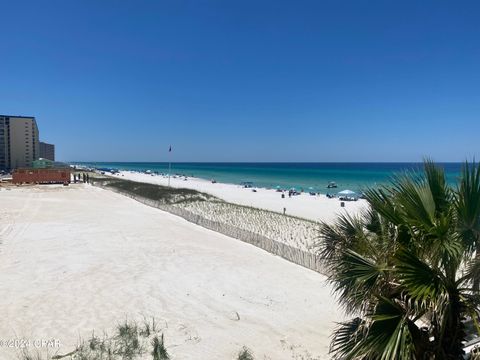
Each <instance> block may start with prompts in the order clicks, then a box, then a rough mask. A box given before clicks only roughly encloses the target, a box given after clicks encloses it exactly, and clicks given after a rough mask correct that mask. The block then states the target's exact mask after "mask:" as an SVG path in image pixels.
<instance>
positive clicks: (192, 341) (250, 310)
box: [0, 185, 341, 360]
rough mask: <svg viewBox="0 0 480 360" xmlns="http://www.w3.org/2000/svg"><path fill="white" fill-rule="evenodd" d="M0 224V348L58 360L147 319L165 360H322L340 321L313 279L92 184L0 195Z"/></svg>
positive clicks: (0, 353) (7, 354) (5, 355)
mask: <svg viewBox="0 0 480 360" xmlns="http://www.w3.org/2000/svg"><path fill="white" fill-rule="evenodd" d="M0 214H1V216H0V234H1V237H2V238H1V239H0V240H1V242H2V244H1V245H0V294H2V296H0V318H1V319H2V321H1V322H0V339H11V338H12V337H14V336H17V337H21V338H30V339H42V338H56V339H59V340H60V342H61V344H62V347H61V349H60V352H62V353H63V352H67V351H69V350H71V349H72V348H73V346H74V345H75V343H76V342H77V340H78V338H79V337H84V338H85V337H88V336H89V335H90V334H91V331H92V329H95V330H96V331H97V333H99V332H101V331H103V330H107V331H111V329H112V327H113V326H114V325H115V324H116V323H119V322H121V321H122V320H124V319H125V318H126V317H128V318H130V319H132V318H135V319H141V318H142V317H143V316H145V317H152V316H154V317H155V318H156V320H157V322H158V323H161V324H163V326H164V327H166V329H165V337H166V343H167V347H168V349H169V350H170V352H171V353H172V354H173V359H232V358H233V357H234V355H235V354H236V352H237V351H238V350H239V349H240V348H241V347H242V346H243V345H247V346H248V347H250V348H251V349H253V351H254V353H255V355H256V359H264V358H265V359H292V358H297V357H294V356H297V355H305V354H306V353H307V352H308V353H311V354H312V355H313V356H314V358H319V359H327V358H328V356H327V351H328V342H329V335H330V333H331V330H332V328H333V326H334V324H333V322H334V321H338V320H340V319H341V314H340V311H339V310H338V309H337V307H336V305H335V301H334V299H333V298H332V296H331V295H330V287H329V286H327V285H326V284H325V278H324V277H323V276H322V275H320V274H317V273H314V272H312V271H309V270H306V269H304V268H302V267H300V266H296V265H294V264H291V263H289V262H287V261H285V260H282V259H280V258H278V257H275V256H273V255H271V254H268V253H266V252H264V251H262V250H260V249H258V248H256V247H254V246H251V245H248V244H245V243H242V242H240V241H238V240H235V239H231V238H229V237H226V236H223V235H220V234H217V233H214V232H211V231H208V230H206V229H203V228H201V227H198V226H195V225H193V224H191V223H188V222H186V221H184V220H183V219H181V218H178V217H175V216H173V215H170V214H167V213H164V212H161V211H159V210H157V209H153V208H149V207H147V206H144V205H141V204H139V203H137V202H135V201H133V200H131V199H128V198H125V197H122V196H121V195H118V194H114V193H111V192H108V191H104V190H101V189H98V188H93V187H90V186H83V185H78V186H77V185H74V186H70V187H68V188H63V187H46V186H45V187H40V188H20V189H19V188H15V189H13V190H11V191H5V190H3V191H0ZM235 312H238V314H239V315H240V320H239V321H237V320H236V315H235ZM167 326H168V328H167ZM292 349H293V350H292ZM10 358H14V357H13V352H12V350H11V349H6V348H0V359H2V360H3V359H10Z"/></svg>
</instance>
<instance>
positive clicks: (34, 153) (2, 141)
mask: <svg viewBox="0 0 480 360" xmlns="http://www.w3.org/2000/svg"><path fill="white" fill-rule="evenodd" d="M39 155H40V142H39V141H38V127H37V122H36V121H35V118H34V117H26V116H14V115H0V170H11V169H16V168H22V167H31V166H32V162H33V160H36V159H38V158H39Z"/></svg>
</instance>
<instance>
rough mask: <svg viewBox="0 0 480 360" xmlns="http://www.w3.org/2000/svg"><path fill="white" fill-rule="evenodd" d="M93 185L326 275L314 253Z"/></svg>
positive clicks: (109, 188) (188, 212) (119, 191)
mask: <svg viewBox="0 0 480 360" xmlns="http://www.w3.org/2000/svg"><path fill="white" fill-rule="evenodd" d="M92 185H94V186H97V187H100V188H102V189H105V190H110V191H113V192H116V193H118V194H121V195H123V196H126V197H129V198H131V199H134V200H136V201H138V202H140V203H142V204H145V205H148V206H151V207H154V208H157V209H160V210H163V211H166V212H168V213H170V214H173V215H176V216H180V217H181V218H183V219H185V220H187V221H189V222H191V223H194V224H197V225H199V226H201V227H204V228H206V229H209V230H213V231H215V232H218V233H221V234H223V235H226V236H229V237H232V238H235V239H238V240H241V241H243V242H246V243H248V244H251V245H254V246H256V247H259V248H260V249H263V250H265V251H268V252H269V253H271V254H274V255H277V256H280V257H282V258H284V259H285V260H288V261H290V262H293V263H295V264H297V265H301V266H303V267H306V268H308V269H310V270H314V271H316V272H319V273H321V274H326V273H325V269H324V267H323V266H322V264H321V262H320V260H319V258H318V257H317V256H316V255H315V254H313V253H310V252H307V251H304V250H301V249H298V248H296V247H293V246H289V245H287V244H284V243H282V242H280V241H277V240H273V239H270V238H267V237H265V236H263V235H260V234H257V233H255V232H252V231H248V230H244V229H240V228H238V227H236V226H233V225H230V224H225V223H222V222H219V221H214V220H210V219H206V218H204V217H203V216H201V215H199V214H195V213H193V212H191V211H188V210H186V209H183V208H179V207H177V206H175V205H168V204H164V203H161V202H159V201H155V200H151V199H147V198H144V197H141V196H138V195H136V194H132V193H129V192H127V191H122V190H119V189H116V188H113V187H109V186H104V185H103V184H100V183H98V182H95V181H93V182H92ZM259 211H261V210H259Z"/></svg>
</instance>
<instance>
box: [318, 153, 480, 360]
mask: <svg viewBox="0 0 480 360" xmlns="http://www.w3.org/2000/svg"><path fill="white" fill-rule="evenodd" d="M366 198H367V201H368V203H369V208H368V209H367V210H366V211H364V212H363V213H362V214H360V215H358V216H349V215H346V214H344V215H341V216H339V217H338V219H337V220H336V221H335V222H334V223H333V224H327V223H322V224H321V227H320V238H319V242H318V251H319V256H320V257H321V258H322V259H323V261H324V263H325V265H326V268H327V271H328V273H329V281H330V282H331V283H332V284H333V288H334V291H335V293H336V294H337V295H338V299H339V303H340V304H341V305H342V306H343V307H344V309H345V310H346V313H347V314H348V315H349V316H351V317H352V319H351V320H350V321H346V322H343V323H341V324H339V326H338V327H337V329H336V331H335V333H334V334H333V340H332V343H331V353H332V354H333V356H334V358H336V359H345V360H347V359H355V360H356V359H365V360H371V359H372V360H373V359H382V360H383V359H385V360H391V359H417V360H423V359H436V360H438V359H461V358H462V356H463V346H464V345H463V342H464V341H465V338H466V331H465V320H466V319H471V320H473V321H474V322H475V324H476V321H477V319H478V317H479V304H480V296H479V293H478V279H479V277H480V251H478V250H479V249H480V167H479V166H476V165H475V164H473V165H471V164H468V163H466V164H465V166H464V169H463V172H462V176H461V179H460V180H459V184H458V185H457V187H456V188H455V189H454V188H451V187H449V186H448V184H447V182H446V179H445V174H444V172H443V170H442V169H441V168H440V167H438V166H436V165H435V164H433V163H432V162H431V161H425V163H424V172H423V173H422V174H417V173H407V174H404V175H400V176H396V177H394V178H393V179H392V182H391V184H390V185H388V186H384V187H382V188H380V189H370V190H368V191H367V192H366ZM475 254H477V256H475ZM477 329H478V326H477Z"/></svg>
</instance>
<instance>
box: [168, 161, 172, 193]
mask: <svg viewBox="0 0 480 360" xmlns="http://www.w3.org/2000/svg"><path fill="white" fill-rule="evenodd" d="M171 172H172V162H171V161H169V163H168V187H170V173H171Z"/></svg>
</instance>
